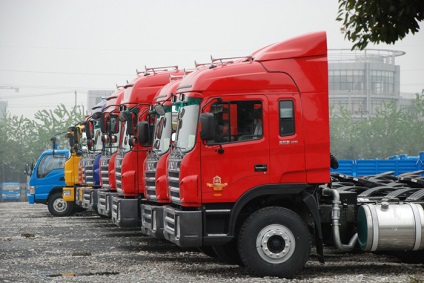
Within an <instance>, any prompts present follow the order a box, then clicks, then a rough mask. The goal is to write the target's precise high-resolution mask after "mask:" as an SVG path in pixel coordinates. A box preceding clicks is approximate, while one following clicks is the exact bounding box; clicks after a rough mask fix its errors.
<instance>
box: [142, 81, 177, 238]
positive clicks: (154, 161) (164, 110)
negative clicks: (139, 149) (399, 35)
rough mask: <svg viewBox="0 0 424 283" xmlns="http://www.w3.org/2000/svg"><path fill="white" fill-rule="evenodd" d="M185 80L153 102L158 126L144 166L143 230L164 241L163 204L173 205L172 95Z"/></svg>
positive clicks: (167, 88) (170, 84)
mask: <svg viewBox="0 0 424 283" xmlns="http://www.w3.org/2000/svg"><path fill="white" fill-rule="evenodd" d="M181 78H182V77H175V78H173V80H171V82H169V83H168V84H167V85H165V86H164V87H163V88H162V89H161V90H160V91H159V92H158V94H157V95H156V97H155V99H154V100H153V111H152V115H154V117H155V118H154V119H155V126H154V130H153V143H152V149H151V151H150V152H149V154H148V155H147V158H146V161H145V163H144V180H145V195H144V197H145V200H144V201H143V203H142V204H141V231H142V232H143V233H144V234H146V235H150V236H153V237H155V238H163V205H164V204H167V203H170V201H171V198H170V195H169V191H168V177H167V162H168V156H169V152H170V147H171V136H172V132H173V131H174V130H175V129H173V126H174V125H173V111H172V96H173V94H175V93H176V92H177V88H178V86H179V84H180V81H181Z"/></svg>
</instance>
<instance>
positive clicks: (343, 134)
mask: <svg viewBox="0 0 424 283" xmlns="http://www.w3.org/2000/svg"><path fill="white" fill-rule="evenodd" d="M330 125H331V151H332V153H333V154H334V155H335V156H336V157H337V158H339V159H358V158H364V159H371V158H387V157H389V156H391V155H397V154H408V155H417V154H418V153H419V152H420V151H423V150H424V147H423V144H422V137H423V136H424V96H423V95H421V96H420V95H417V97H416V100H415V103H414V104H413V105H412V106H411V107H406V108H402V109H399V108H398V107H397V105H396V103H395V102H394V101H391V102H389V103H386V104H384V106H383V107H382V109H381V110H379V111H377V113H376V114H375V115H374V116H371V117H367V118H355V117H354V116H353V115H351V113H349V112H348V111H347V110H346V109H340V111H339V112H338V113H337V114H335V111H334V109H332V112H331V124H330Z"/></svg>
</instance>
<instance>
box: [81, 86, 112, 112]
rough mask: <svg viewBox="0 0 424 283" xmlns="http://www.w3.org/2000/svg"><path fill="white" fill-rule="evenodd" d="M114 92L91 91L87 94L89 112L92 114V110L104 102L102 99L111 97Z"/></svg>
mask: <svg viewBox="0 0 424 283" xmlns="http://www.w3.org/2000/svg"><path fill="white" fill-rule="evenodd" d="M113 92H114V91H113V90H89V91H88V93H87V112H88V113H90V112H91V108H93V107H94V106H95V105H96V104H97V103H99V102H100V101H102V98H107V97H109V96H110V95H111V94H112V93H113Z"/></svg>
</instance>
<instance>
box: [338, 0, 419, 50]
mask: <svg viewBox="0 0 424 283" xmlns="http://www.w3.org/2000/svg"><path fill="white" fill-rule="evenodd" d="M423 19H424V1H423V0H380V1H375V0H339V11H338V16H337V21H341V22H343V28H342V31H343V32H344V34H345V38H347V39H348V40H350V41H352V42H353V43H354V45H353V47H352V49H354V48H358V49H360V50H362V49H364V48H365V47H367V45H368V43H369V42H372V43H376V44H378V43H380V42H383V43H387V44H394V43H395V42H396V41H398V40H401V39H403V38H404V37H405V36H406V35H407V34H409V32H411V33H412V34H415V33H416V32H418V31H419V29H420V26H419V22H421V21H422V20H423Z"/></svg>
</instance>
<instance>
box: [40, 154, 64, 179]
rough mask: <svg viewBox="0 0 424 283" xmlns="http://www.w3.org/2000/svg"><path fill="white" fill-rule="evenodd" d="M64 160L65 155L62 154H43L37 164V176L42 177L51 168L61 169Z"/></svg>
mask: <svg viewBox="0 0 424 283" xmlns="http://www.w3.org/2000/svg"><path fill="white" fill-rule="evenodd" d="M65 162H66V156H65V155H63V154H60V155H58V154H56V155H45V156H43V159H42V160H41V161H40V164H38V168H37V178H44V177H46V176H47V174H49V173H50V172H51V171H52V170H55V169H63V167H64V165H65Z"/></svg>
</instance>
